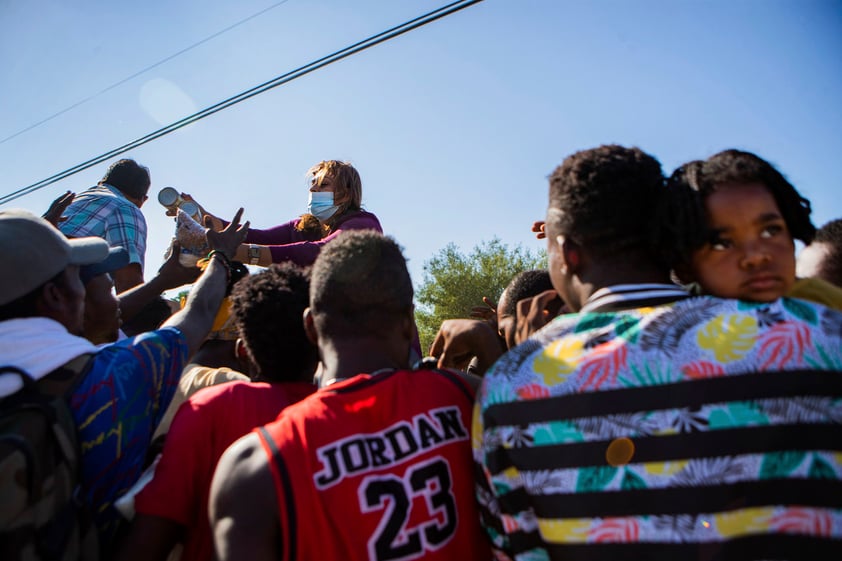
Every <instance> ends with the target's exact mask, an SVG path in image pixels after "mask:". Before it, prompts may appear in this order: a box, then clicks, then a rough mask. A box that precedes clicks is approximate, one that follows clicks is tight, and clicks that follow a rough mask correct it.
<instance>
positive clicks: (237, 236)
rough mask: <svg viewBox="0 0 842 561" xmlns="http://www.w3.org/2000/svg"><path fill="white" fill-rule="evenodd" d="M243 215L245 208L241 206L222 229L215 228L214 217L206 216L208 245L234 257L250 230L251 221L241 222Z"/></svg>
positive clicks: (229, 256) (229, 257)
mask: <svg viewBox="0 0 842 561" xmlns="http://www.w3.org/2000/svg"><path fill="white" fill-rule="evenodd" d="M242 216H243V209H242V208H240V209H239V210H238V211H237V214H235V215H234V218H233V219H232V220H231V222H230V223H228V225H227V226H226V227H225V228H222V229H221V230H214V228H213V218H212V217H210V216H205V228H207V229H208V230H207V232H205V235H206V236H207V238H208V246H209V247H210V248H211V250H215V251H219V252H220V253H222V254H224V255H225V257H227V258H228V259H229V260H231V259H234V255H236V253H237V248H238V247H240V244H241V243H243V241H244V240H245V239H246V234H248V231H249V223H248V222H246V223H245V224H240V218H242Z"/></svg>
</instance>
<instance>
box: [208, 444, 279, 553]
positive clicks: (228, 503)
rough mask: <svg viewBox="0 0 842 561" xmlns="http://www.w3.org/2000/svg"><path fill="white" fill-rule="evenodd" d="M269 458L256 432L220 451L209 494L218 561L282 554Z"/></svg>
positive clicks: (276, 504) (276, 501)
mask: <svg viewBox="0 0 842 561" xmlns="http://www.w3.org/2000/svg"><path fill="white" fill-rule="evenodd" d="M274 489H275V484H274V482H273V480H272V474H271V472H270V470H269V461H268V458H267V456H266V453H265V452H264V451H263V447H262V446H261V445H260V440H259V439H258V437H257V435H256V434H254V433H252V434H249V435H246V436H244V437H243V438H241V439H239V440H238V441H236V442H235V443H234V444H232V445H231V446H230V447H229V448H228V450H226V451H225V453H224V454H223V455H222V458H220V460H219V463H218V464H217V467H216V472H215V473H214V477H213V483H212V484H211V492H210V504H209V508H210V525H211V530H212V532H213V541H214V548H215V550H216V558H217V559H218V560H219V561H232V560H238V559H249V560H251V561H274V560H275V559H278V556H279V555H280V551H279V547H278V545H279V544H280V540H281V537H280V519H279V516H278V500H277V495H276V493H275V492H274Z"/></svg>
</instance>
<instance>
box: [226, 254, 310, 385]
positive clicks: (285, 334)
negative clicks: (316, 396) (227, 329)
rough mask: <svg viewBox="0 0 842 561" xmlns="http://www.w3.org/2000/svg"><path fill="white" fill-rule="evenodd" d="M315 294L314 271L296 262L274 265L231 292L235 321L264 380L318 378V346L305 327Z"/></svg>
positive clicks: (243, 281) (243, 280)
mask: <svg viewBox="0 0 842 561" xmlns="http://www.w3.org/2000/svg"><path fill="white" fill-rule="evenodd" d="M309 292H310V279H309V271H308V270H307V269H303V268H302V267H300V266H298V265H295V264H294V263H281V264H274V265H271V266H270V267H268V268H267V269H266V270H264V271H262V272H260V273H257V274H255V275H251V276H248V277H245V278H243V279H242V280H240V281H239V282H237V284H235V285H234V288H233V289H232V290H231V296H230V298H231V315H232V317H233V320H234V324H235V325H236V326H237V328H238V329H239V331H240V336H241V337H242V338H243V339H244V340H245V342H246V347H247V349H248V352H249V353H250V354H251V358H252V361H253V362H254V363H255V364H256V365H257V367H258V368H259V370H260V374H261V378H262V379H266V380H274V381H277V382H283V381H295V380H307V381H309V380H310V379H311V378H312V375H313V371H314V370H315V367H316V363H317V362H318V350H317V349H316V346H315V345H313V343H311V342H310V340H309V339H308V338H307V334H306V332H305V331H304V320H303V316H304V310H305V309H307V306H308V304H309Z"/></svg>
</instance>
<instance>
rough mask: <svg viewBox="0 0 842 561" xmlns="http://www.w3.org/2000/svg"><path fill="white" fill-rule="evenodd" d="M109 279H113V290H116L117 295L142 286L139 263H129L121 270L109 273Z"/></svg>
mask: <svg viewBox="0 0 842 561" xmlns="http://www.w3.org/2000/svg"><path fill="white" fill-rule="evenodd" d="M111 278H113V279H114V288H115V289H116V290H117V294H120V293H121V292H125V291H127V290H129V289H130V288H134V287H135V286H137V285H139V284H143V270H142V269H141V268H140V263H129V264H128V265H126V266H125V267H123V268H122V269H117V270H116V271H114V272H113V273H111Z"/></svg>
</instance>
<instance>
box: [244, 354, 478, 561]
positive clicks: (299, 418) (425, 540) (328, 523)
mask: <svg viewBox="0 0 842 561" xmlns="http://www.w3.org/2000/svg"><path fill="white" fill-rule="evenodd" d="M473 399H474V392H473V390H472V389H470V387H469V386H468V385H467V384H466V383H465V382H464V380H462V379H461V378H460V377H459V376H457V375H455V374H454V373H450V372H446V371H437V370H418V371H387V372H380V373H377V374H374V375H368V374H360V375H359V376H356V377H354V378H352V379H349V380H346V381H344V382H341V383H337V384H334V385H332V386H329V387H327V388H325V389H322V390H319V391H318V392H316V393H315V394H313V395H311V396H310V397H308V398H306V399H304V400H303V401H301V402H299V403H297V404H295V405H292V406H290V407H287V408H286V409H285V410H284V411H283V413H282V414H281V416H280V417H278V419H277V420H276V421H275V422H273V423H271V424H269V425H266V426H265V427H261V428H258V429H256V430H257V432H258V434H259V436H260V439H261V442H262V444H263V448H264V450H265V451H266V453H267V454H268V455H269V458H270V465H271V467H272V472H273V476H274V479H275V489H276V491H277V496H278V501H279V507H280V508H279V513H280V519H281V539H282V552H281V554H280V555H279V559H283V560H285V561H304V560H312V561H324V560H326V559H343V560H350V561H357V560H359V561H385V560H387V559H388V560H409V559H421V558H423V559H425V560H444V559H457V560H462V559H465V560H468V559H471V560H473V559H490V557H491V553H490V550H489V546H488V542H487V538H486V537H485V535H484V533H483V532H482V530H481V528H480V524H479V514H478V511H477V508H476V504H475V499H474V490H473V489H474V482H473V464H472V460H471V442H470V426H471V422H470V421H471V409H472V405H473Z"/></svg>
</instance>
